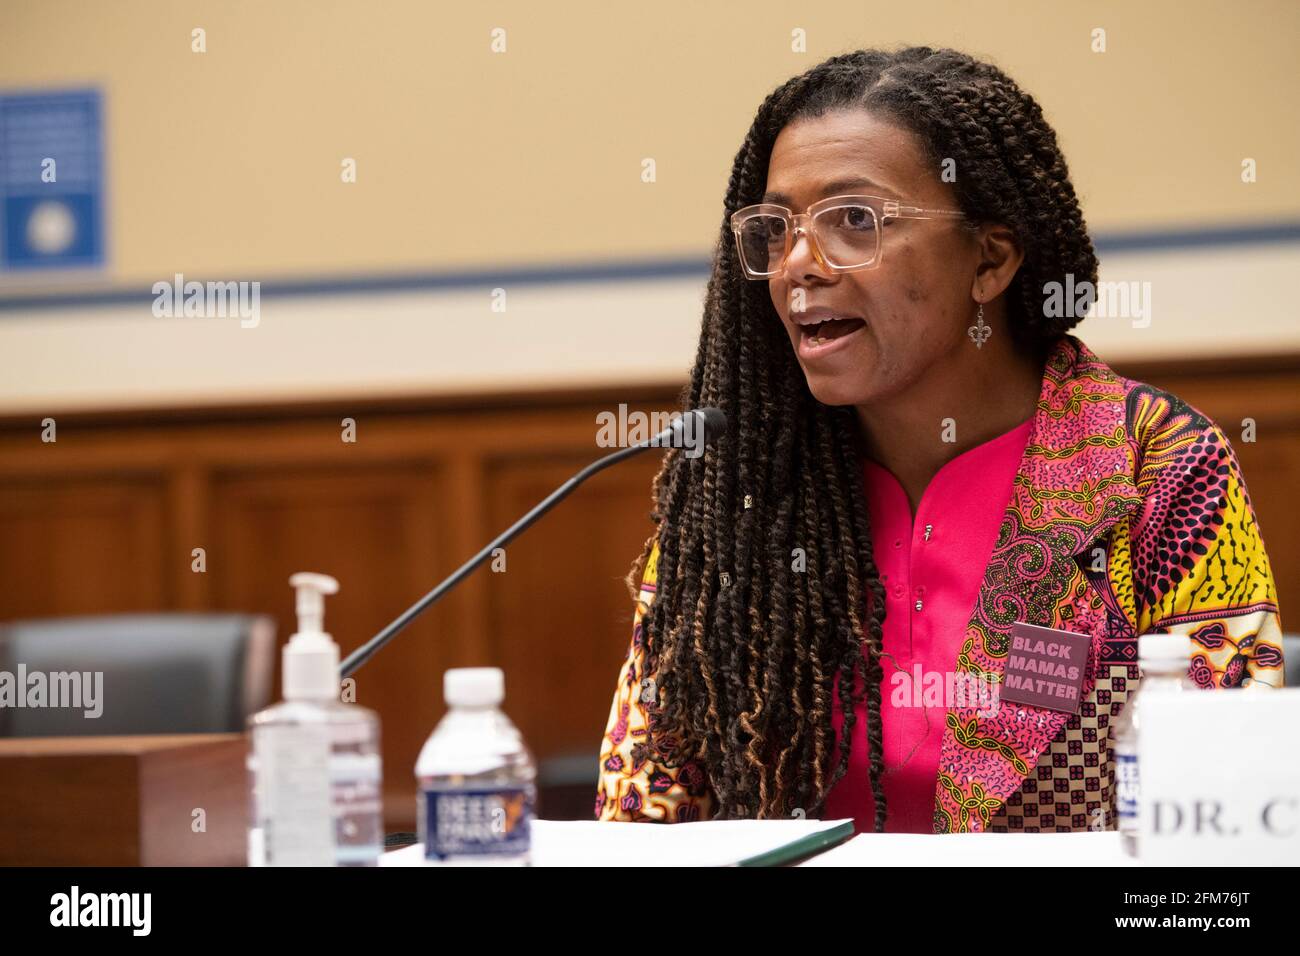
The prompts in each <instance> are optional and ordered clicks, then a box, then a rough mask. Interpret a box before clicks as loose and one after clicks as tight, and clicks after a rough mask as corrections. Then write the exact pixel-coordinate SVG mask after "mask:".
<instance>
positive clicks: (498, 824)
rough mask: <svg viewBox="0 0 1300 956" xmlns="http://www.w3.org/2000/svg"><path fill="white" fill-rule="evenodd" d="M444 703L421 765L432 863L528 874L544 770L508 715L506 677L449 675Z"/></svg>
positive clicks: (495, 671) (490, 672)
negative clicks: (503, 708) (513, 869)
mask: <svg viewBox="0 0 1300 956" xmlns="http://www.w3.org/2000/svg"><path fill="white" fill-rule="evenodd" d="M443 695H444V697H445V698H446V701H447V707H448V710H447V714H446V716H444V717H443V718H442V720H441V721H439V723H438V726H437V727H435V728H434V730H433V733H432V734H430V735H429V739H428V740H426V741H425V743H424V748H423V749H422V750H421V751H420V758H419V760H418V761H416V765H415V776H416V783H417V785H418V792H419V798H418V799H419V805H418V808H417V820H418V824H417V826H418V828H419V834H420V840H421V842H422V843H423V844H424V856H425V860H426V862H428V863H440V864H467V865H483V864H488V865H502V864H505V865H510V864H513V865H518V866H527V865H528V864H529V862H530V849H531V842H530V841H531V834H530V828H531V824H532V820H533V814H534V808H535V806H536V803H537V784H536V780H537V770H536V767H535V765H534V763H533V756H532V754H531V753H530V752H529V751H528V748H527V747H526V746H525V745H524V741H523V737H522V736H521V735H520V733H519V731H518V729H516V727H515V725H514V724H512V723H511V722H510V718H508V717H507V716H506V715H505V714H504V713H502V711H501V702H502V700H503V699H504V698H505V676H504V675H503V674H502V672H501V670H500V668H497V667H464V668H457V669H454V670H449V671H447V673H446V674H445V675H444V676H443Z"/></svg>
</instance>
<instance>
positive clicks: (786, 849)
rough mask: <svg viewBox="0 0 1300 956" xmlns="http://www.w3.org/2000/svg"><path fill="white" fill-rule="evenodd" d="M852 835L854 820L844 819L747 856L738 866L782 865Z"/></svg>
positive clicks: (837, 843) (836, 843)
mask: <svg viewBox="0 0 1300 956" xmlns="http://www.w3.org/2000/svg"><path fill="white" fill-rule="evenodd" d="M851 836H853V821H852V820H844V821H842V822H840V823H837V824H836V825H835V826H833V827H827V828H826V829H825V830H818V831H817V832H816V833H810V834H808V835H807V836H805V837H800V838H799V839H797V840H791V841H790V842H789V843H787V844H785V845H784V846H779V847H777V848H776V849H775V850H768V851H767V852H766V853H760V854H758V856H751V857H746V858H745V859H743V860H741V861H740V862H739V863H737V864H736V866H782V865H784V864H786V863H793V862H795V861H796V860H802V859H805V858H806V857H810V856H814V855H816V854H818V853H820V852H822V851H823V850H829V849H830V848H831V847H833V846H838V845H839V844H841V843H843V842H844V841H845V840H847V839H849V837H851Z"/></svg>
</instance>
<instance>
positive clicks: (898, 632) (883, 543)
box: [822, 418, 1033, 833]
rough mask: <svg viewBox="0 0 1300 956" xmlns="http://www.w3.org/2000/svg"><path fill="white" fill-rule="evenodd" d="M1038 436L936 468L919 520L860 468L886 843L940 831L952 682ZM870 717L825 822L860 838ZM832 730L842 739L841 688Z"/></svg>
mask: <svg viewBox="0 0 1300 956" xmlns="http://www.w3.org/2000/svg"><path fill="white" fill-rule="evenodd" d="M1032 426H1033V419H1032V418H1031V419H1030V420H1028V421H1026V422H1025V423H1024V424H1022V425H1020V426H1018V427H1017V428H1014V429H1012V430H1011V431H1009V432H1006V433H1005V434H1003V435H999V436H998V437H997V438H993V439H991V440H989V441H987V442H985V443H984V444H982V445H977V446H976V447H974V448H971V449H969V450H968V451H965V452H963V453H962V454H960V455H958V456H957V457H956V458H954V459H953V460H952V461H950V462H948V463H947V464H946V465H944V466H943V467H942V468H940V469H939V472H938V474H936V475H935V476H934V478H933V479H932V480H931V481H930V483H929V485H927V486H926V489H925V492H924V494H922V496H921V500H920V501H919V502H918V503H917V508H916V517H915V519H913V517H912V508H911V503H910V502H909V501H908V499H907V493H906V492H905V491H904V490H903V487H902V485H900V484H899V483H898V479H897V478H895V477H894V476H893V475H892V474H890V472H889V471H887V470H886V469H885V468H883V467H882V466H880V465H878V464H876V463H875V462H874V461H871V460H870V459H865V460H864V463H863V480H864V484H865V488H866V495H867V506H868V512H869V514H870V516H871V540H872V544H873V546H874V548H875V558H876V568H877V570H878V571H879V572H880V580H881V583H882V584H883V585H884V588H885V622H884V628H883V630H884V635H883V637H884V649H885V655H884V658H883V660H882V666H883V683H882V685H881V693H880V710H881V714H880V728H881V735H882V744H883V751H884V752H883V760H884V768H885V769H884V776H883V778H882V783H883V786H884V790H885V799H886V804H887V809H888V818H887V820H886V824H885V829H886V831H887V832H890V833H930V832H932V831H933V827H934V796H935V787H936V786H937V784H938V778H939V745H940V742H941V741H942V739H943V732H944V716H945V714H946V713H947V709H948V707H949V706H950V705H951V703H952V693H953V686H954V685H953V681H952V673H953V670H954V665H955V663H956V660H957V655H958V653H959V652H960V651H961V645H962V641H963V640H964V638H965V635H966V624H967V622H968V621H969V620H970V617H971V614H972V612H973V611H974V609H975V599H976V597H977V596H978V594H979V588H980V582H981V581H982V580H983V577H984V570H985V568H986V567H987V565H988V562H989V558H990V557H991V556H992V554H993V545H994V542H995V541H996V540H997V534H998V526H999V524H1000V523H1001V520H1002V515H1003V512H1005V510H1006V507H1007V502H1008V501H1009V500H1010V499H1011V490H1012V486H1013V483H1014V480H1015V476H1016V472H1017V471H1018V470H1019V467H1020V460H1021V457H1022V455H1023V454H1024V450H1025V445H1026V443H1027V442H1028V441H1029V432H1030V430H1031V428H1032ZM967 700H968V701H969V700H970V698H969V697H968V698H967ZM976 706H978V705H976ZM865 709H866V708H865V704H863V705H859V707H858V711H857V722H856V723H855V724H854V727H853V737H852V740H851V745H850V750H849V766H848V773H847V775H846V776H845V777H844V778H843V779H841V780H840V782H839V783H838V784H836V785H835V787H834V788H833V789H832V790H831V792H830V794H828V796H827V798H826V806H825V810H824V812H823V814H822V815H823V817H825V818H826V819H828V820H829V819H840V818H849V817H851V818H853V820H854V822H855V828H856V829H857V830H858V831H859V832H871V831H873V830H874V829H875V800H874V799H873V798H872V794H871V784H870V782H869V780H868V776H867V766H868V761H867V732H866V714H865ZM832 720H833V724H834V727H835V733H836V739H837V740H838V735H839V732H840V727H841V726H842V724H843V714H842V712H841V710H840V706H839V691H838V686H837V688H836V694H835V706H834V713H833V717H832ZM837 753H838V748H837ZM837 759H838V758H837Z"/></svg>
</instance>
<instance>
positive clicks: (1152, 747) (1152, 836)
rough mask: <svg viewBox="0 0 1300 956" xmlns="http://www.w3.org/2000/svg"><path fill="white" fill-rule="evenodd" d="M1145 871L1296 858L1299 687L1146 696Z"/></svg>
mask: <svg viewBox="0 0 1300 956" xmlns="http://www.w3.org/2000/svg"><path fill="white" fill-rule="evenodd" d="M1138 772H1139V775H1140V784H1139V785H1140V787H1141V798H1140V801H1139V811H1138V812H1139V821H1140V827H1141V836H1140V844H1139V847H1140V848H1139V858H1140V860H1141V862H1142V863H1143V864H1157V865H1185V864H1193V865H1199V866H1204V865H1208V864H1214V863H1217V864H1237V865H1246V866H1251V865H1260V864H1291V865H1294V864H1295V862H1296V860H1298V859H1300V689H1294V688H1291V689H1284V690H1269V689H1260V690H1250V689H1244V690H1198V691H1189V692H1187V693H1180V694H1169V695H1160V694H1156V695H1151V696H1147V697H1143V699H1142V716H1141V728H1140V733H1139V736H1138Z"/></svg>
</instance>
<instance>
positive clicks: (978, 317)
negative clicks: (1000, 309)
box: [966, 302, 993, 349]
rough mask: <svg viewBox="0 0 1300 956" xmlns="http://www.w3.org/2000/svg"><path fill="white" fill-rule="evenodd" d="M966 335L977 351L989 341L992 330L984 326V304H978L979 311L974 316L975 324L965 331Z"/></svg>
mask: <svg viewBox="0 0 1300 956" xmlns="http://www.w3.org/2000/svg"><path fill="white" fill-rule="evenodd" d="M966 334H967V335H969V336H970V337H971V341H972V342H974V343H975V347H976V348H977V349H982V348H983V347H984V343H985V342H987V341H988V340H989V336H990V335H992V334H993V329H991V328H990V327H989V326H987V325H985V324H984V303H983V302H981V303H980V310H979V312H977V313H976V314H975V324H974V325H972V326H971V327H970V328H969V329H967V330H966Z"/></svg>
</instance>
